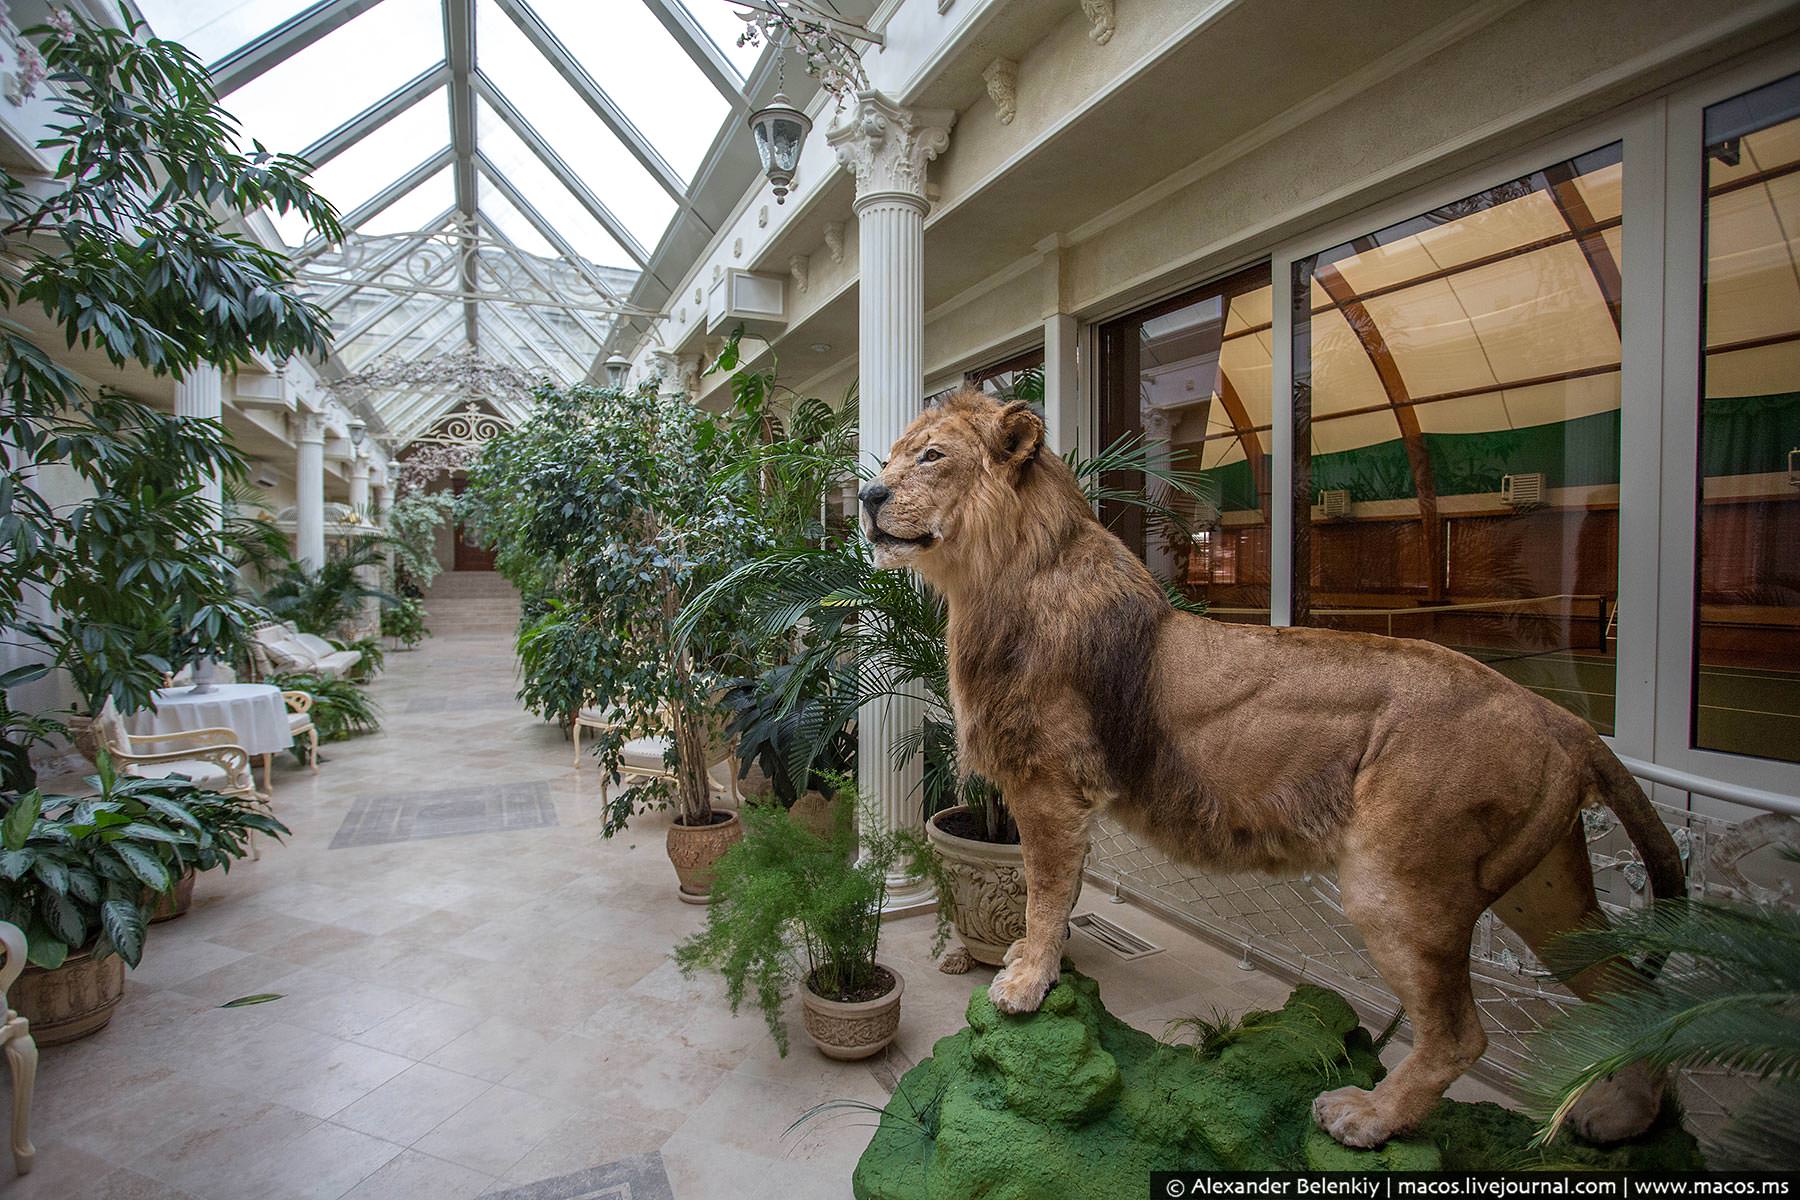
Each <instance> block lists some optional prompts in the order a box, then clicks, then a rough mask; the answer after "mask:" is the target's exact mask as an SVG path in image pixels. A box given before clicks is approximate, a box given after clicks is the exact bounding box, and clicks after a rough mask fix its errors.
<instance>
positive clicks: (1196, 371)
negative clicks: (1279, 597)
mask: <svg viewBox="0 0 1800 1200" xmlns="http://www.w3.org/2000/svg"><path fill="white" fill-rule="evenodd" d="M1269 303H1270V290H1269V268H1268V267H1267V266H1266V265H1264V266H1258V267H1255V268H1252V269H1251V270H1248V271H1244V272H1242V273H1240V274H1237V275H1234V276H1232V277H1231V278H1229V279H1225V280H1221V281H1220V282H1218V283H1215V284H1210V285H1208V286H1206V287H1204V288H1200V289H1199V290H1197V291H1193V292H1189V293H1187V294H1185V295H1182V296H1178V297H1176V298H1175V299H1173V300H1169V301H1166V302H1164V303H1162V304H1159V305H1157V306H1155V307H1153V308H1149V309H1146V310H1144V311H1142V312H1137V313H1133V314H1131V315H1130V316H1128V317H1124V318H1122V319H1120V320H1117V321H1114V322H1112V323H1110V324H1108V325H1106V326H1105V327H1103V328H1102V329H1101V331H1100V372H1101V388H1102V395H1101V407H1100V442H1101V444H1102V445H1111V444H1112V443H1113V442H1114V441H1115V440H1117V439H1118V438H1119V437H1121V436H1125V435H1130V434H1141V435H1142V436H1144V437H1145V438H1147V439H1150V440H1151V441H1153V442H1156V443H1158V444H1160V445H1162V446H1164V447H1166V453H1167V454H1168V455H1169V458H1170V461H1171V462H1172V464H1173V465H1175V466H1177V467H1181V468H1184V469H1186V470H1191V471H1198V472H1200V473H1201V474H1202V475H1203V476H1204V477H1205V479H1206V480H1207V481H1208V483H1209V484H1210V485H1211V486H1210V489H1209V493H1210V494H1209V495H1208V497H1207V499H1206V501H1205V502H1203V503H1202V504H1201V505H1199V506H1198V507H1199V508H1200V509H1202V510H1203V511H1196V512H1194V513H1192V514H1184V515H1186V516H1188V517H1189V520H1188V526H1189V527H1188V528H1187V529H1186V530H1182V529H1175V528H1170V529H1146V528H1145V523H1144V519H1143V515H1142V512H1141V511H1140V510H1138V509H1136V508H1133V507H1130V506H1127V505H1114V504H1103V505H1102V506H1101V517H1102V519H1103V520H1105V521H1106V523H1107V525H1108V527H1109V528H1111V529H1112V530H1113V531H1114V532H1115V533H1117V534H1118V535H1119V536H1120V537H1121V538H1123V539H1125V543H1126V544H1127V545H1128V546H1131V547H1132V549H1134V550H1136V551H1137V552H1138V553H1139V554H1141V555H1142V556H1143V557H1144V561H1145V562H1147V563H1149V564H1150V568H1151V570H1153V571H1155V572H1156V573H1157V574H1158V575H1160V576H1161V577H1162V578H1164V579H1166V580H1168V581H1169V582H1171V583H1174V584H1176V585H1177V586H1179V587H1181V588H1182V590H1183V591H1184V592H1186V593H1187V595H1188V596H1189V597H1190V598H1191V599H1195V600H1203V601H1205V603H1206V605H1207V609H1208V611H1209V612H1210V613H1212V615H1214V616H1216V617H1219V618H1222V619H1224V620H1233V621H1252V622H1258V623H1267V621H1268V619H1269V369H1270V346H1271V343H1270V340H1269V328H1270V324H1269V316H1270V311H1269ZM1116 482H1118V483H1119V484H1120V485H1121V486H1125V487H1135V486H1136V485H1137V483H1138V481H1136V480H1119V481H1116Z"/></svg>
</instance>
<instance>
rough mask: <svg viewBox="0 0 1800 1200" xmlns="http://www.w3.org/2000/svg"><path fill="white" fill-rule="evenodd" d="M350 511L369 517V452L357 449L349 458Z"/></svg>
mask: <svg viewBox="0 0 1800 1200" xmlns="http://www.w3.org/2000/svg"><path fill="white" fill-rule="evenodd" d="M350 511H351V512H353V513H355V514H356V515H357V516H359V517H369V516H370V515H371V514H370V512H369V452H368V451H366V450H358V451H357V452H356V453H355V454H354V455H353V456H352V457H351V459H350Z"/></svg>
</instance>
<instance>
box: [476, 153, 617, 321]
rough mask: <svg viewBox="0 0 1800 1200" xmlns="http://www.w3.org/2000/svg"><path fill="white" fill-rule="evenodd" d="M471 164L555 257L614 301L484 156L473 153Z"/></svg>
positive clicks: (603, 283) (600, 281)
mask: <svg viewBox="0 0 1800 1200" xmlns="http://www.w3.org/2000/svg"><path fill="white" fill-rule="evenodd" d="M475 160H476V162H477V163H478V164H479V165H480V167H481V173H482V174H483V175H485V176H487V181H488V182H489V183H491V184H493V185H494V186H495V187H496V188H498V189H499V190H500V194H501V195H503V196H505V197H506V199H507V200H508V201H509V202H510V203H511V204H512V206H513V207H514V208H516V209H518V210H519V213H520V214H521V215H522V216H523V217H524V218H525V220H526V221H528V222H530V224H531V227H532V228H533V229H535V230H537V231H538V235H539V236H540V237H542V238H543V239H544V240H545V241H546V242H549V243H550V244H551V245H552V246H554V247H555V248H556V252H557V253H558V254H560V255H562V256H563V257H564V258H565V259H567V260H568V261H569V262H570V263H572V264H574V266H575V269H576V270H578V271H580V272H581V275H582V278H584V279H586V280H587V281H588V282H589V283H590V284H592V285H593V286H594V287H595V288H596V289H598V290H599V291H600V292H601V293H602V294H604V295H607V296H612V297H614V298H615V299H617V298H618V293H617V292H615V291H613V290H612V289H611V288H610V287H608V286H607V285H606V281H605V280H604V279H602V278H601V277H600V276H599V275H597V274H595V273H594V272H593V271H591V270H589V269H588V263H587V259H585V258H583V257H581V255H579V254H577V253H575V247H573V246H571V245H569V239H567V238H565V237H564V236H563V235H562V232H561V231H560V230H558V229H557V228H556V226H554V225H552V224H551V223H550V222H549V221H547V220H545V219H544V214H543V213H541V212H539V211H538V210H537V206H536V205H534V204H533V203H532V202H531V201H529V200H527V199H526V198H525V193H523V192H521V191H520V190H519V189H518V188H516V187H514V186H513V183H512V180H510V179H508V178H507V177H506V174H505V173H504V172H503V171H501V170H500V168H499V167H496V166H495V165H494V164H493V163H492V162H491V161H490V160H489V159H488V157H487V155H485V154H482V153H481V152H480V151H477V152H476V154H475Z"/></svg>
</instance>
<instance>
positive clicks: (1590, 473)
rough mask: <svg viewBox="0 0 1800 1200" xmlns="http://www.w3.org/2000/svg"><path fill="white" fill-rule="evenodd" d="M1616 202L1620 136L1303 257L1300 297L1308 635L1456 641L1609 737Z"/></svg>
mask: <svg viewBox="0 0 1800 1200" xmlns="http://www.w3.org/2000/svg"><path fill="white" fill-rule="evenodd" d="M1620 188H1621V147H1620V146H1619V145H1618V144H1616V143H1615V144H1613V145H1610V146H1606V147H1603V148H1601V149H1599V150H1596V151H1594V152H1592V153H1590V154H1584V155H1581V156H1580V157H1577V158H1574V159H1571V160H1569V161H1566V162H1560V163H1556V164H1554V165H1552V166H1549V167H1546V168H1545V169H1543V170H1541V171H1537V172H1534V173H1532V174H1530V175H1527V176H1524V177H1522V178H1519V179H1514V180H1510V181H1508V182H1506V183H1503V184H1501V185H1499V186H1497V187H1494V188H1490V189H1489V190H1487V191H1485V192H1481V193H1479V194H1477V195H1474V196H1470V197H1468V198H1467V199H1464V200H1460V201H1457V202H1456V203H1453V204H1448V205H1445V206H1444V207H1442V208H1439V209H1435V210H1433V211H1431V212H1428V213H1425V214H1423V215H1421V216H1418V217H1416V218H1414V219H1412V220H1408V221H1403V222H1401V223H1399V224H1397V225H1392V226H1389V227H1388V228H1386V229H1381V230H1377V231H1375V232H1373V233H1370V234H1368V235H1366V236H1363V237H1359V238H1355V239H1353V240H1351V241H1349V242H1346V243H1344V244H1343V245H1340V246H1334V247H1332V248H1331V249H1329V250H1326V251H1324V252H1323V253H1321V254H1318V255H1315V256H1314V257H1312V258H1309V259H1305V260H1302V261H1300V262H1297V263H1296V264H1295V265H1294V291H1293V295H1294V421H1295V429H1294V443H1295V453H1294V491H1295V497H1294V512H1295V521H1294V534H1293V536H1294V595H1293V597H1292V604H1293V617H1294V622H1295V624H1314V625H1323V626H1329V627H1332V628H1339V629H1350V630H1360V631H1364V632H1371V633H1380V634H1388V635H1391V636H1396V637H1413V638H1424V639H1429V640H1431V641H1436V642H1440V643H1443V644H1445V645H1449V646H1454V647H1456V648H1457V649H1459V650H1462V651H1464V652H1465V653H1468V654H1470V655H1472V656H1474V657H1476V658H1479V659H1481V660H1482V661H1485V662H1487V663H1489V664H1490V665H1492V666H1493V667H1495V668H1496V669H1498V670H1499V671H1501V672H1503V673H1504V674H1506V675H1508V676H1510V677H1512V678H1513V679H1516V680H1517V681H1519V682H1520V683H1523V684H1524V685H1526V686H1527V687H1530V688H1532V689H1533V690H1534V691H1537V692H1539V693H1540V694H1542V695H1544V696H1546V697H1548V698H1549V699H1551V700H1553V701H1555V702H1556V703H1558V704H1561V705H1563V706H1564V707H1565V708H1568V709H1569V710H1571V711H1572V712H1575V713H1576V714H1578V715H1580V716H1581V717H1583V718H1585V719H1586V720H1588V721H1589V722H1590V723H1591V724H1592V725H1593V726H1594V727H1595V728H1596V729H1599V730H1600V731H1601V732H1604V733H1610V732H1612V723H1613V708H1614V695H1615V678H1616V673H1615V670H1614V662H1613V649H1614V645H1615V643H1614V640H1613V633H1614V627H1613V617H1614V615H1615V612H1616V605H1617V604H1618V602H1619V596H1618V545H1619V528H1618V504H1619V487H1618V484H1619V397H1620V391H1619V330H1620V313H1621V289H1620V253H1619V251H1620V244H1621V227H1622V217H1621V211H1622V210H1621V204H1620ZM1625 602H1626V603H1627V604H1629V603H1630V598H1629V597H1628V598H1626V601H1625Z"/></svg>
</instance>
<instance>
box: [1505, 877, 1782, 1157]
mask: <svg viewBox="0 0 1800 1200" xmlns="http://www.w3.org/2000/svg"><path fill="white" fill-rule="evenodd" d="M1549 958H1550V961H1549V963H1548V965H1549V966H1550V967H1551V968H1552V969H1553V970H1555V971H1557V972H1558V973H1559V974H1561V975H1563V977H1565V978H1567V977H1568V975H1570V974H1573V973H1574V972H1577V971H1582V970H1586V969H1589V968H1592V967H1596V966H1600V967H1603V968H1606V969H1608V970H1610V972H1611V974H1612V982H1613V983H1614V985H1615V986H1614V987H1613V988H1612V990H1609V991H1608V992H1607V993H1606V994H1604V995H1602V996H1600V997H1599V998H1597V999H1595V1000H1593V1001H1590V1002H1588V1003H1585V1004H1581V1005H1578V1006H1576V1007H1574V1008H1572V1009H1571V1010H1570V1011H1569V1012H1568V1013H1566V1014H1565V1015H1563V1016H1561V1017H1559V1018H1558V1019H1556V1020H1555V1021H1552V1022H1551V1023H1550V1024H1549V1025H1548V1026H1547V1027H1546V1028H1545V1029H1544V1031H1543V1032H1542V1033H1540V1034H1539V1035H1538V1036H1537V1037H1536V1038H1535V1039H1533V1042H1532V1047H1531V1048H1532V1058H1533V1065H1532V1066H1531V1068H1530V1069H1529V1072H1528V1074H1527V1077H1526V1081H1525V1094H1526V1098H1527V1102H1528V1107H1529V1109H1530V1110H1531V1111H1532V1112H1533V1113H1534V1115H1536V1116H1537V1117H1539V1118H1540V1119H1541V1120H1542V1121H1543V1126H1542V1128H1541V1130H1540V1131H1539V1135H1538V1143H1539V1144H1542V1143H1545V1142H1548V1141H1549V1139H1550V1138H1552V1137H1554V1136H1555V1134H1556V1132H1557V1130H1558V1129H1559V1128H1561V1126H1562V1123H1563V1121H1564V1120H1565V1119H1566V1118H1567V1117H1568V1115H1569V1111H1570V1109H1571V1108H1573V1107H1574V1105H1575V1103H1576V1101H1578V1100H1579V1099H1580V1098H1581V1097H1582V1096H1583V1095H1585V1094H1586V1093H1587V1091H1588V1089H1589V1088H1591V1087H1593V1086H1594V1085H1595V1084H1596V1083H1598V1082H1599V1081H1601V1080H1602V1079H1605V1078H1606V1077H1607V1076H1608V1075H1611V1074H1613V1073H1614V1072H1616V1071H1619V1070H1621V1069H1623V1068H1624V1067H1627V1066H1630V1065H1632V1064H1634V1063H1645V1064H1648V1065H1649V1066H1652V1067H1656V1068H1664V1069H1671V1070H1673V1069H1680V1068H1685V1067H1720V1068H1724V1069H1726V1070H1729V1071H1732V1072H1735V1073H1737V1074H1740V1075H1742V1076H1745V1077H1747V1078H1748V1079H1749V1080H1751V1081H1754V1083H1755V1084H1756V1085H1758V1086H1757V1092H1756V1094H1755V1096H1754V1097H1753V1099H1752V1100H1751V1101H1750V1102H1749V1103H1747V1104H1744V1105H1742V1106H1740V1107H1739V1108H1738V1110H1737V1111H1736V1112H1735V1113H1733V1115H1732V1120H1731V1123H1730V1124H1729V1125H1728V1126H1727V1127H1726V1128H1725V1129H1724V1130H1723V1131H1722V1134H1721V1136H1720V1146H1721V1148H1723V1149H1726V1150H1727V1151H1728V1152H1729V1153H1730V1154H1731V1155H1732V1163H1733V1165H1736V1166H1743V1167H1766V1168H1779V1169H1783V1170H1785V1169H1789V1168H1791V1167H1792V1166H1793V1164H1794V1163H1795V1162H1796V1161H1800V914H1797V913H1793V912H1787V911H1781V910H1776V909H1768V908H1753V907H1749V906H1743V905H1734V904H1723V903H1717V902H1708V901H1701V900H1666V901H1661V902H1659V903H1657V904H1654V905H1651V906H1650V907H1647V908H1643V909H1639V910H1637V911H1635V912H1631V913H1628V914H1626V915H1625V916H1622V917H1619V918H1617V919H1616V920H1615V921H1614V922H1613V923H1612V924H1611V925H1610V926H1608V927H1605V928H1594V929H1583V930H1578V931H1576V932H1574V933H1570V934H1568V935H1566V936H1565V937H1563V938H1562V939H1561V941H1560V943H1559V944H1558V947H1557V948H1556V949H1555V950H1554V951H1553V952H1552V953H1551V955H1550V956H1549ZM1634 959H1636V960H1647V961H1649V962H1657V961H1659V960H1660V961H1662V962H1663V967H1662V970H1661V971H1660V972H1659V973H1657V974H1656V975H1655V976H1654V978H1647V977H1646V975H1645V973H1642V972H1640V971H1639V970H1638V969H1637V968H1635V967H1633V966H1632V965H1631V962H1632V960H1634Z"/></svg>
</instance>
